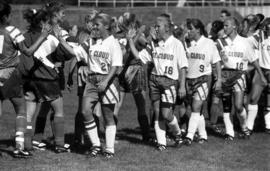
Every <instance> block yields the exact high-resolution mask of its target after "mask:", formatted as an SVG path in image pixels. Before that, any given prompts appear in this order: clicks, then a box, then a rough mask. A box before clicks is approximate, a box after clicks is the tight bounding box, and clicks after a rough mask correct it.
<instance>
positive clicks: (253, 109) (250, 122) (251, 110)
mask: <svg viewBox="0 0 270 171" xmlns="http://www.w3.org/2000/svg"><path fill="white" fill-rule="evenodd" d="M257 113H258V105H257V104H256V105H251V104H249V105H248V115H247V128H248V129H249V130H253V127H254V122H255V119H256V116H257Z"/></svg>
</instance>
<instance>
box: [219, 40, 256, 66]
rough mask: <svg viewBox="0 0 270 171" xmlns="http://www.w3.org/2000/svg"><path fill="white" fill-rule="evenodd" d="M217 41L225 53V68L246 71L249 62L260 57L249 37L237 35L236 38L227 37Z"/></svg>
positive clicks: (221, 50)
mask: <svg viewBox="0 0 270 171" xmlns="http://www.w3.org/2000/svg"><path fill="white" fill-rule="evenodd" d="M217 42H218V45H217V46H218V49H219V50H220V53H224V54H225V55H221V58H222V62H223V65H224V69H234V70H243V71H246V70H247V69H248V63H252V62H254V61H255V60H257V59H258V56H256V55H255V51H254V49H253V48H252V47H251V45H250V43H249V41H248V39H247V38H244V37H241V36H239V35H237V36H236V37H235V39H234V40H231V39H230V38H229V37H227V38H225V39H223V40H221V39H219V40H218V41H217ZM222 42H224V43H222ZM222 56H225V57H222Z"/></svg>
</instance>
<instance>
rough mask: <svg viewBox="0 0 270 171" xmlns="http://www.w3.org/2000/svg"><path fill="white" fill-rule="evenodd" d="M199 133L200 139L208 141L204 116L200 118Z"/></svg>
mask: <svg viewBox="0 0 270 171" xmlns="http://www.w3.org/2000/svg"><path fill="white" fill-rule="evenodd" d="M198 132H199V136H200V138H203V139H206V140H207V133H206V129H205V119H204V116H203V115H201V116H200V120H199V125H198Z"/></svg>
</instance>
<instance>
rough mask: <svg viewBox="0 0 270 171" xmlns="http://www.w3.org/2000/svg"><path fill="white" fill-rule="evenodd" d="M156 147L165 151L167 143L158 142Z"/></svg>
mask: <svg viewBox="0 0 270 171" xmlns="http://www.w3.org/2000/svg"><path fill="white" fill-rule="evenodd" d="M156 148H157V150H158V151H165V150H166V149H167V147H166V145H163V144H157V147H156Z"/></svg>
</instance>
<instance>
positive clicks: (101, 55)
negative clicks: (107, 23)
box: [74, 35, 123, 75]
mask: <svg viewBox="0 0 270 171" xmlns="http://www.w3.org/2000/svg"><path fill="white" fill-rule="evenodd" d="M91 40H92V39H90V41H89V42H88V43H87V42H86V43H85V44H83V45H82V47H81V48H75V49H74V50H75V53H76V56H77V59H78V60H79V61H80V60H85V62H86V63H88V66H89V68H90V71H91V72H93V73H99V74H103V75H106V74H109V72H110V70H111V67H112V66H122V64H123V55H122V51H121V47H120V44H119V42H118V40H116V39H115V38H114V36H113V35H111V36H109V37H107V38H106V39H104V40H102V41H100V40H98V41H96V42H95V44H94V43H92V42H93V41H91Z"/></svg>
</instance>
